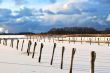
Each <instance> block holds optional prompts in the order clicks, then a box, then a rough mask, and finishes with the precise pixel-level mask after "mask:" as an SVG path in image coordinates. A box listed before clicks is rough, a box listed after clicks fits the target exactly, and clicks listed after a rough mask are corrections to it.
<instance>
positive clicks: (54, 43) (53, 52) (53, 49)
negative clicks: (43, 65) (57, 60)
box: [50, 43, 56, 65]
mask: <svg viewBox="0 0 110 73" xmlns="http://www.w3.org/2000/svg"><path fill="white" fill-rule="evenodd" d="M55 48H56V43H54V47H53V52H52V58H51V62H50V65H52V64H53V57H54V52H55Z"/></svg>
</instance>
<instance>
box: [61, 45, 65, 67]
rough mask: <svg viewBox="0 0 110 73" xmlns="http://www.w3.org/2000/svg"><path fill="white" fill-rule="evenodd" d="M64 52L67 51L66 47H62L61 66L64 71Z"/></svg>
mask: <svg viewBox="0 0 110 73" xmlns="http://www.w3.org/2000/svg"><path fill="white" fill-rule="evenodd" d="M64 51H65V47H64V46H63V47H62V56H61V66H60V68H61V69H63V58H64Z"/></svg>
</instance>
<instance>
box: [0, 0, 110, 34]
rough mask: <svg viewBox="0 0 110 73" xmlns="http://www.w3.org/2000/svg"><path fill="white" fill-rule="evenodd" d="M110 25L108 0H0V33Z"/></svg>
mask: <svg viewBox="0 0 110 73" xmlns="http://www.w3.org/2000/svg"><path fill="white" fill-rule="evenodd" d="M74 26H75V27H93V28H95V29H98V30H102V29H105V28H110V0H0V33H2V32H5V33H19V32H34V33H39V32H46V31H48V30H49V29H51V28H61V27H74Z"/></svg>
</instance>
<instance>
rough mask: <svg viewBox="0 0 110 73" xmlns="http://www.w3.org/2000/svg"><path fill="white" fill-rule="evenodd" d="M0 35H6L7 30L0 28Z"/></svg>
mask: <svg viewBox="0 0 110 73" xmlns="http://www.w3.org/2000/svg"><path fill="white" fill-rule="evenodd" d="M0 33H8V30H7V29H5V28H3V27H0Z"/></svg>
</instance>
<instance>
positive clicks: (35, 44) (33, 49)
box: [32, 42, 37, 58]
mask: <svg viewBox="0 0 110 73" xmlns="http://www.w3.org/2000/svg"><path fill="white" fill-rule="evenodd" d="M36 45H37V43H36V42H35V43H34V49H33V54H32V58H34V54H35V49H36Z"/></svg>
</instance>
